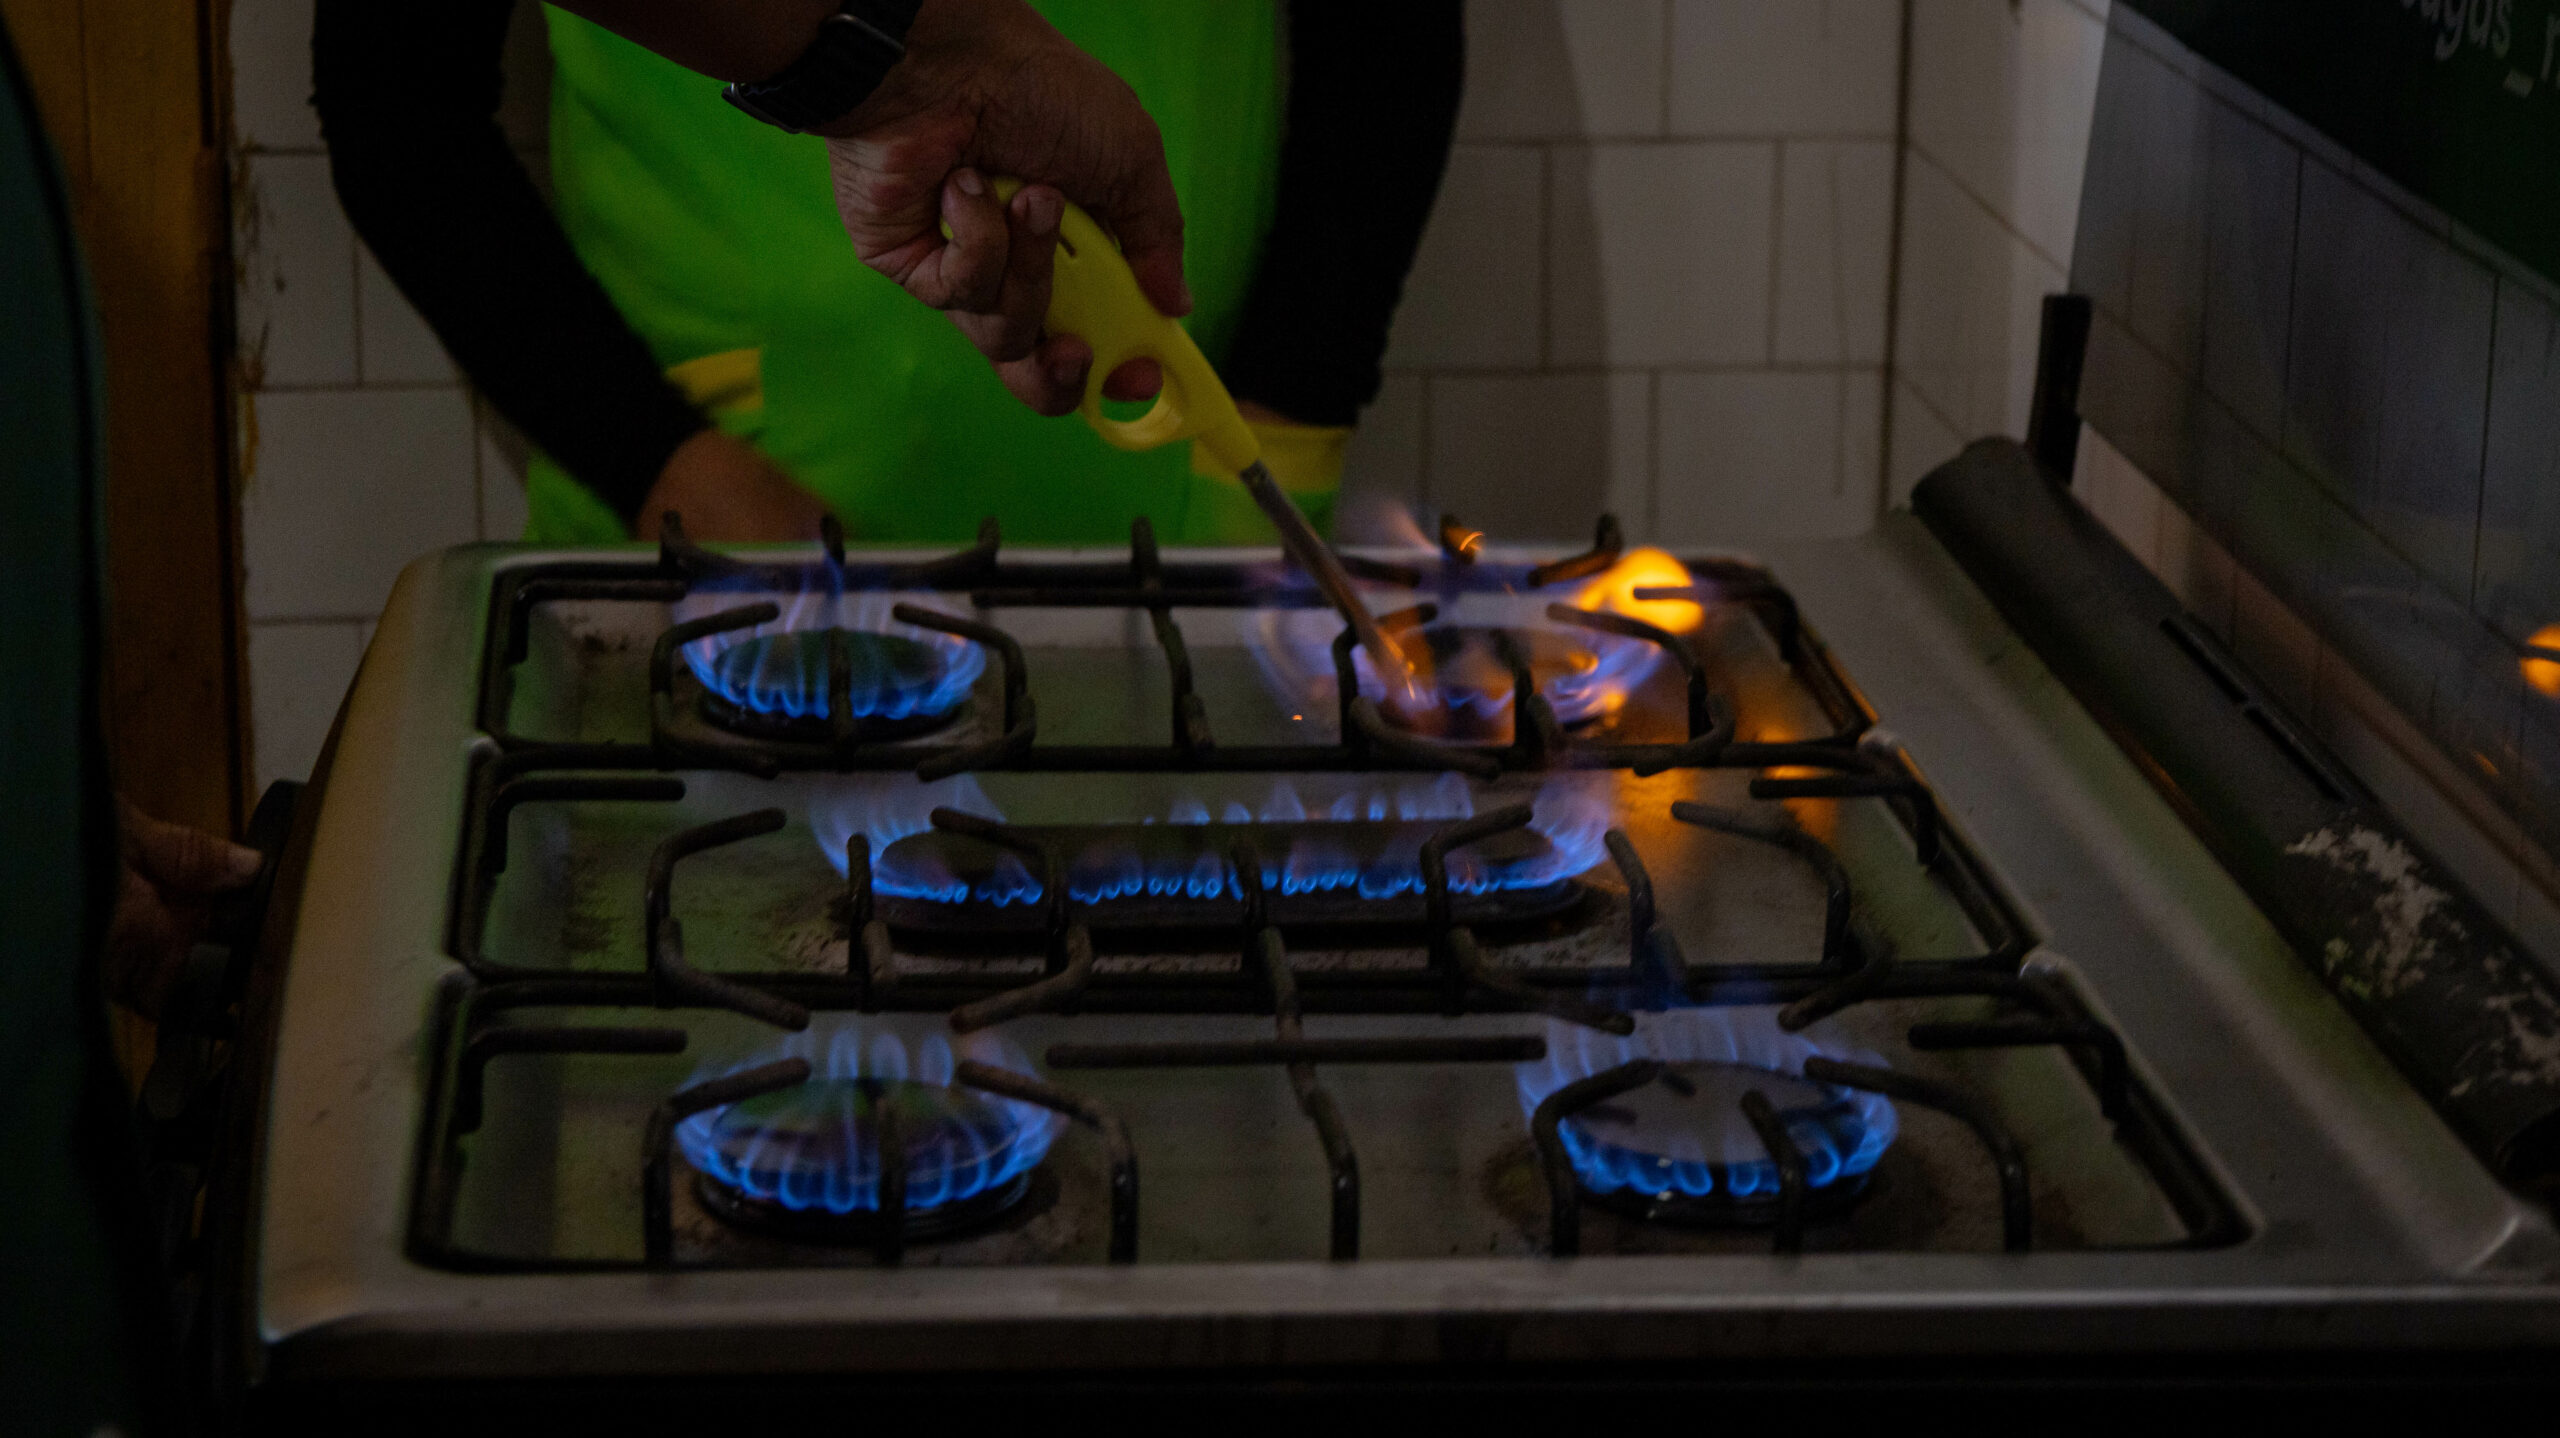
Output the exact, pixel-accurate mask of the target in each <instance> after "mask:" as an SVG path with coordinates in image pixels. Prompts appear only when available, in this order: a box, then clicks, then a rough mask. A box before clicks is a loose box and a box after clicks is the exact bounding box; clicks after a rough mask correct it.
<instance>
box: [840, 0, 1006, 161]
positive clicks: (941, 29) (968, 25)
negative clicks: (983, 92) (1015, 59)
mask: <svg viewBox="0 0 2560 1438" xmlns="http://www.w3.org/2000/svg"><path fill="white" fill-rule="evenodd" d="M1023 9H1024V6H1023V5H1022V3H1021V0H924V3H923V4H922V5H921V6H919V7H918V8H917V10H916V18H915V23H914V24H912V25H910V26H908V27H907V33H906V54H905V55H904V56H903V57H901V58H900V59H899V61H898V63H897V64H895V65H892V66H891V67H889V73H888V74H887V75H886V76H885V77H883V78H882V80H881V82H880V86H879V88H878V89H876V90H874V91H872V92H871V94H869V95H868V96H866V97H864V99H863V101H862V103H860V104H858V105H856V106H854V107H853V108H852V109H850V110H847V111H845V112H844V113H843V114H841V115H838V116H837V117H835V118H834V119H832V120H829V121H826V122H825V123H823V124H818V125H813V126H811V127H810V130H809V133H811V134H814V135H823V136H825V137H827V138H828V139H830V140H843V139H850V138H852V137H854V136H856V135H860V134H863V133H865V132H867V131H871V130H876V129H878V128H880V127H881V126H882V125H884V124H886V123H888V122H890V121H893V120H897V119H900V118H903V117H905V116H908V115H913V114H917V113H920V112H923V111H927V110H932V109H936V108H943V107H949V106H952V105H954V104H960V105H963V106H965V104H966V101H967V99H968V96H969V91H970V90H971V88H972V83H973V81H974V79H975V78H976V77H978V76H982V75H985V74H987V73H989V72H990V71H994V72H997V73H1001V72H1002V71H1004V70H1006V69H1009V68H1010V66H1009V65H1008V64H1006V63H1004V62H1003V60H1002V58H1001V57H1002V55H1003V52H1004V51H1005V50H1006V49H1007V48H1009V47H1010V46H1011V45H1012V43H1013V40H1014V36H1015V34H1016V33H1017V30H1018V21H1019V19H1020V16H1019V15H1018V14H1015V13H1013V12H1017V11H1021V10H1023Z"/></svg>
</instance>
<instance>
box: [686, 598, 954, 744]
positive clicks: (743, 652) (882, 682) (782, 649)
mask: <svg viewBox="0 0 2560 1438" xmlns="http://www.w3.org/2000/svg"><path fill="white" fill-rule="evenodd" d="M820 574H821V576H822V577H820V578H817V579H814V580H812V582H811V583H809V584H808V585H806V586H804V587H803V588H802V589H801V590H800V592H799V593H797V594H788V595H786V594H779V593H773V592H769V591H764V590H736V589H730V590H704V591H700V592H697V593H696V594H694V595H692V596H690V597H688V598H687V599H686V600H685V601H684V602H682V603H681V604H679V605H677V606H676V617H677V618H678V619H679V620H683V619H694V618H700V617H702V616H704V615H709V614H716V613H718V612H720V611H721V610H724V609H735V608H738V607H740V606H742V605H748V604H753V603H756V602H757V601H759V600H771V601H772V602H773V603H775V604H776V605H778V606H779V607H780V608H781V610H782V615H781V617H780V618H778V619H774V620H772V621H769V622H767V623H764V624H759V625H757V626H755V627H754V628H752V629H733V630H730V631H728V632H727V633H723V634H715V635H712V636H711V637H710V638H708V639H701V640H696V641H695V642H693V643H691V644H688V645H686V646H685V647H684V659H685V664H686V665H687V667H689V668H691V669H692V671H693V675H694V677H695V678H696V679H699V680H701V681H702V684H703V687H704V688H706V689H708V690H710V691H711V692H712V693H714V694H717V695H719V696H720V697H721V698H723V699H726V700H728V701H729V702H730V703H732V704H735V705H737V706H739V707H740V708H742V709H746V710H749V711H751V712H753V713H758V714H781V715H786V716H789V717H791V718H795V719H796V718H818V719H824V718H827V717H828V714H827V709H828V697H827V686H828V661H827V655H826V649H825V645H824V640H823V635H824V633H825V631H827V630H829V629H840V630H843V631H845V632H846V633H848V634H850V635H853V636H857V637H859V636H870V635H876V636H886V637H888V638H890V639H893V640H896V641H900V642H901V645H902V646H903V644H913V645H916V646H918V647H919V650H920V651H921V652H920V653H917V654H916V657H917V658H919V659H921V660H922V661H924V662H923V663H921V664H920V665H918V666H916V667H915V668H914V669H912V670H909V669H904V668H902V667H901V666H899V665H898V664H896V663H894V662H892V660H891V658H890V657H887V656H883V655H880V654H878V653H876V652H874V653H858V655H857V662H856V663H855V664H854V666H853V688H852V693H851V700H850V702H851V705H852V708H853V714H854V717H855V718H857V719H887V720H898V719H906V718H910V717H912V716H915V715H919V714H943V713H947V712H949V711H950V710H952V709H953V708H956V707H957V706H958V705H959V704H960V702H961V700H963V699H964V698H966V697H967V696H968V693H969V689H970V686H971V685H973V684H975V683H977V680H978V676H979V675H980V674H982V673H984V672H985V671H986V667H987V657H986V654H985V653H984V652H983V651H981V650H980V649H979V648H978V646H976V645H974V644H971V643H969V642H968V641H967V640H964V639H961V638H958V637H956V636H954V635H949V634H944V633H941V632H939V631H936V630H928V629H918V628H915V627H913V626H912V625H905V624H900V623H898V622H897V621H896V620H895V619H893V618H891V617H890V611H891V610H892V609H893V608H895V607H896V606H897V605H898V603H899V602H901V601H902V600H907V599H911V598H919V597H920V596H912V595H904V594H893V593H889V592H886V591H883V590H876V589H869V590H854V591H851V592H847V591H846V590H845V589H844V587H843V577H842V576H841V575H840V574H838V573H836V572H835V571H833V570H830V569H823V568H822V569H821V571H820ZM922 597H923V598H929V596H922ZM785 636H796V637H798V638H801V639H805V640H806V641H807V643H806V644H805V646H804V645H803V644H801V643H796V642H793V640H792V639H791V638H786V637H785ZM910 652H911V653H912V652H914V651H910Z"/></svg>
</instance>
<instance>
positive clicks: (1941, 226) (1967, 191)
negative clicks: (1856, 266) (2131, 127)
mask: <svg viewBox="0 0 2560 1438" xmlns="http://www.w3.org/2000/svg"><path fill="white" fill-rule="evenodd" d="M1772 8H1785V7H1772ZM2106 15H2107V5H2106V3H2105V0H1912V15H1911V55H1910V71H1911V77H1910V85H1911V95H1910V129H1909V134H1908V135H1907V136H1906V137H1905V141H1904V145H1905V152H1904V159H1905V163H1906V170H1905V176H1904V180H1903V186H1904V188H1903V201H1902V203H1903V213H1902V248H1901V255H1900V264H1901V275H1900V281H1899V293H1900V297H1901V299H1900V311H1899V313H1898V314H1897V315H1896V316H1895V322H1896V323H1895V335H1896V338H1895V353H1894V363H1895V368H1896V373H1897V374H1898V375H1899V376H1900V377H1901V379H1902V380H1903V381H1905V382H1904V383H1901V384H1898V385H1897V386H1896V388H1895V391H1894V417H1893V425H1892V429H1893V438H1894V443H1895V445H1896V447H1897V448H1896V452H1895V453H1894V454H1893V456H1892V457H1891V459H1890V460H1889V462H1888V465H1887V469H1888V472H1889V474H1890V477H1891V491H1890V494H1889V496H1888V498H1889V499H1890V500H1891V501H1892V502H1894V503H1900V502H1902V501H1903V500H1905V499H1907V498H1908V496H1909V494H1910V486H1911V485H1912V484H1913V483H1915V482H1917V481H1918V479H1919V478H1920V476H1922V475H1924V474H1926V473H1927V472H1928V470H1929V469H1930V468H1931V467H1932V466H1933V465H1935V464H1936V463H1938V462H1940V461H1941V460H1943V459H1945V458H1946V457H1948V456H1949V455H1952V454H1953V453H1954V451H1955V449H1956V447H1957V446H1958V445H1959V444H1960V443H1961V442H1962V441H1964V440H1969V439H1974V438H1978V437H1980V436H1983V435H1990V434H2007V435H2012V436H2015V435H2020V434H2023V433H2024V431H2025V427H2026V418H2027V400H2028V396H2029V395H2030V394H2031V393H2032V391H2033V387H2034V374H2035V347H2036V334H2037V327H2038V322H2039V315H2040V311H2041V306H2042V303H2043V299H2044V296H2046V295H2047V294H2051V293H2054V292H2057V291H2059V290H2061V289H2063V288H2064V287H2065V285H2066V284H2067V281H2068V275H2069V272H2070V266H2071V247H2072V240H2073V236H2074V232H2075V229H2076V227H2077V223H2078V215H2079V207H2080V177H2081V172H2082V170H2083V168H2084V166H2085V163H2086V159H2087V152H2088V145H2089V130H2090V119H2091V116H2092V114H2093V113H2094V109H2095V104H2096V98H2097V85H2098V73H2099V61H2100V58H2101V57H2102V56H2103V55H2104V54H2105V40H2106V28H2105V22H2106ZM1913 408H1917V409H1919V410H1922V411H1924V412H1925V413H1924V414H1915V415H1910V416H1908V417H1906V414H1905V411H1906V410H1909V409H1913ZM1904 445H1909V446H1911V448H1909V449H1907V450H1906V449H1904V448H1902V446H1904Z"/></svg>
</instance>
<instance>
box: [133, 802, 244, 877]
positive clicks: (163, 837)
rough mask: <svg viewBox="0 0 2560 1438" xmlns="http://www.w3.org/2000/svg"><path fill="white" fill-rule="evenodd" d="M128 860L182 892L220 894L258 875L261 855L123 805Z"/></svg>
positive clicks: (135, 868)
mask: <svg viewBox="0 0 2560 1438" xmlns="http://www.w3.org/2000/svg"><path fill="white" fill-rule="evenodd" d="M121 807H122V811H123V820H124V857H125V862H126V863H128V864H130V865H132V866H133V868H134V870H135V871H136V872H137V873H139V874H141V875H142V876H143V877H144V878H146V879H148V880H150V881H151V882H152V883H153V884H155V885H157V886H159V887H161V888H164V889H167V890H170V891H172V892H175V893H179V894H220V893H227V892H229V891H230V890H233V889H237V888H239V887H241V886H242V885H244V884H247V883H248V882H249V881H250V880H252V879H255V878H256V877H258V870H259V868H260V867H261V866H263V865H264V864H265V863H266V859H265V857H264V856H263V855H261V854H259V852H258V851H257V850H255V849H252V848H249V847H247V846H245V845H241V844H234V843H231V842H230V841H228V840H225V839H222V838H219V837H217V836H215V835H212V834H208V833H206V832H204V831H203V830H201V829H190V828H188V827H187V826H185V825H184V824H172V823H169V822H167V821H165V820H161V819H155V818H153V817H151V816H150V815H148V814H145V813H143V812H142V811H141V810H140V809H137V808H135V807H133V805H131V804H124V805H122V806H121Z"/></svg>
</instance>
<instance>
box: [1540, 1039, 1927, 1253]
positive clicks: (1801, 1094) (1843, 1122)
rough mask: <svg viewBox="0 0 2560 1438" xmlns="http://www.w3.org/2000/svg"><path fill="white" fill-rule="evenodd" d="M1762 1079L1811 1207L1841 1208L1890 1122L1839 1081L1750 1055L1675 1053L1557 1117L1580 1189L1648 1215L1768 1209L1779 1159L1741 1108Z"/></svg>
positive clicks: (1735, 1215)
mask: <svg viewBox="0 0 2560 1438" xmlns="http://www.w3.org/2000/svg"><path fill="white" fill-rule="evenodd" d="M1755 1089H1756V1090H1758V1091H1759V1092H1760V1093H1761V1094H1762V1095H1764V1096H1765V1097H1766V1098H1767V1099H1768V1100H1769V1103H1770V1106H1771V1107H1772V1108H1774V1109H1775V1110H1776V1111H1777V1115H1778V1121H1779V1122H1780V1123H1781V1124H1783V1125H1785V1127H1786V1131H1787V1136H1788V1137H1789V1138H1791V1139H1793V1140H1794V1142H1795V1146H1796V1149H1797V1151H1798V1152H1800V1153H1802V1154H1803V1155H1804V1160H1805V1177H1806V1179H1807V1180H1808V1182H1809V1183H1810V1184H1811V1186H1812V1189H1813V1192H1812V1194H1811V1195H1810V1196H1811V1199H1812V1201H1813V1206H1814V1209H1815V1211H1816V1212H1817V1213H1819V1212H1823V1211H1826V1210H1827V1211H1835V1212H1836V1211H1838V1210H1841V1209H1845V1208H1846V1207H1847V1206H1848V1205H1849V1204H1850V1203H1851V1202H1854V1201H1855V1199H1856V1198H1857V1197H1858V1195H1859V1194H1860V1193H1862V1192H1863V1191H1864V1190H1865V1188H1866V1176H1867V1174H1868V1172H1869V1171H1870V1170H1872V1169H1873V1168H1874V1167H1875V1165H1876V1162H1877V1160H1878V1159H1880V1158H1882V1157H1883V1155H1884V1149H1885V1145H1886V1144H1887V1143H1888V1142H1890V1141H1891V1138H1892V1135H1891V1133H1890V1132H1889V1131H1885V1130H1880V1129H1879V1128H1877V1127H1876V1126H1874V1125H1871V1124H1870V1123H1869V1121H1868V1118H1867V1116H1866V1113H1865V1112H1864V1111H1863V1109H1862V1106H1861V1105H1860V1104H1859V1102H1858V1101H1857V1099H1856V1098H1855V1097H1854V1096H1853V1095H1852V1094H1850V1093H1849V1092H1848V1091H1847V1090H1843V1089H1837V1088H1833V1087H1831V1086H1830V1085H1828V1084H1821V1083H1816V1082H1814V1081H1813V1080H1811V1079H1807V1078H1804V1077H1801V1076H1799V1075H1796V1074H1789V1073H1781V1072H1778V1071H1776V1070H1773V1069H1764V1068H1756V1067H1753V1066H1751V1065H1748V1064H1737V1063H1723V1062H1693V1063H1675V1064H1671V1065H1669V1066H1667V1067H1666V1068H1664V1069H1663V1071H1662V1076H1661V1077H1660V1078H1657V1079H1656V1080H1654V1081H1653V1082H1652V1083H1650V1084H1647V1085H1645V1086H1644V1087H1643V1088H1640V1089H1636V1090H1634V1091H1632V1092H1629V1093H1625V1094H1621V1095H1619V1096H1618V1097H1616V1098H1614V1099H1611V1100H1609V1101H1607V1102H1605V1103H1601V1104H1597V1105H1594V1106H1593V1107H1591V1108H1587V1109H1584V1110H1583V1111H1582V1112H1580V1113H1577V1114H1575V1115H1573V1116H1572V1117H1570V1118H1568V1119H1566V1120H1565V1121H1564V1123H1563V1124H1562V1125H1561V1126H1560V1127H1561V1131H1562V1137H1563V1138H1564V1140H1565V1146H1566V1148H1567V1150H1568V1151H1569V1152H1570V1153H1571V1155H1572V1158H1573V1163H1574V1169H1575V1172H1576V1173H1577V1174H1578V1175H1579V1176H1580V1177H1581V1179H1582V1184H1583V1187H1584V1188H1585V1189H1587V1190H1588V1191H1590V1192H1591V1193H1592V1194H1593V1195H1594V1196H1596V1197H1598V1198H1600V1199H1602V1200H1604V1201H1607V1202H1608V1203H1609V1205H1610V1206H1611V1207H1615V1208H1620V1209H1628V1210H1632V1211H1635V1212H1637V1213H1638V1215H1639V1216H1641V1217H1644V1218H1648V1219H1657V1220H1663V1221H1669V1222H1692V1223H1700V1224H1727V1223H1750V1222H1755V1221H1765V1220H1766V1219H1767V1218H1769V1217H1773V1216H1774V1214H1775V1211H1776V1205H1777V1199H1778V1168H1777V1165H1776V1164H1775V1163H1773V1162H1771V1161H1770V1159H1769V1157H1768V1150H1767V1149H1766V1148H1765V1147H1763V1146H1762V1144H1761V1142H1760V1136H1759V1134H1758V1133H1757V1132H1756V1131H1755V1130H1753V1128H1752V1127H1751V1122H1750V1120H1749V1119H1748V1118H1746V1117H1744V1116H1743V1112H1742V1096H1743V1095H1744V1094H1746V1093H1749V1092H1751V1091H1753V1090H1755Z"/></svg>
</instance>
